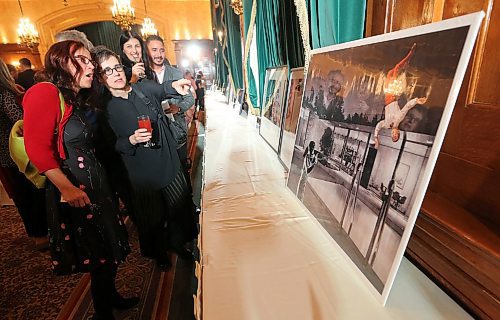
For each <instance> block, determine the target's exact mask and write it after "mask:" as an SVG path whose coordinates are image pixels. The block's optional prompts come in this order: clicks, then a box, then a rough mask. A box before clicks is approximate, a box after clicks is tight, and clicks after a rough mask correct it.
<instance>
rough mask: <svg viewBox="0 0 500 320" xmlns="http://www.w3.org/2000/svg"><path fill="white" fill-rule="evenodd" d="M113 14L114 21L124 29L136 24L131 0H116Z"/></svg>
mask: <svg viewBox="0 0 500 320" xmlns="http://www.w3.org/2000/svg"><path fill="white" fill-rule="evenodd" d="M111 14H112V16H113V21H114V22H115V23H116V24H117V25H119V26H120V28H122V29H123V30H130V28H131V27H132V25H133V24H134V20H135V12H134V8H132V6H131V5H130V0H114V1H113V7H112V8H111Z"/></svg>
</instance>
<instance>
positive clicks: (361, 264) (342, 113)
mask: <svg viewBox="0 0 500 320" xmlns="http://www.w3.org/2000/svg"><path fill="white" fill-rule="evenodd" d="M469 29H470V28H469V26H467V25H463V26H457V27H451V28H450V26H448V25H446V26H439V24H437V25H436V28H435V29H432V28H431V29H429V28H428V29H426V30H427V31H426V32H421V33H420V34H419V32H418V30H416V31H414V32H412V31H411V30H412V29H409V30H407V31H406V32H408V33H407V34H409V36H401V33H398V34H397V35H399V37H398V38H394V39H388V38H389V37H388V36H386V37H385V38H383V40H382V39H381V40H379V41H377V39H374V40H372V43H368V44H362V45H356V44H353V45H352V47H349V45H344V46H343V47H341V48H337V46H333V47H331V48H323V49H320V50H315V51H313V55H312V58H311V62H310V65H309V70H308V74H307V78H306V84H305V88H304V96H303V100H302V107H301V110H300V117H299V121H298V128H297V134H296V140H295V146H294V152H293V160H292V164H291V168H290V174H289V178H288V182H287V185H288V188H289V189H290V190H291V191H292V192H293V193H294V194H295V195H296V196H297V198H298V199H299V200H300V201H302V203H303V204H304V205H305V206H306V207H307V208H308V209H309V211H310V212H311V213H312V214H313V215H314V217H315V218H316V219H317V220H318V221H319V222H320V223H321V225H322V226H323V227H324V228H325V229H326V231H327V232H328V233H329V234H330V235H331V236H332V237H333V238H334V240H335V241H336V242H337V243H338V244H339V245H340V246H341V247H342V249H343V250H344V252H345V253H346V254H347V255H348V257H349V258H350V259H351V260H352V262H353V263H354V264H355V265H356V267H357V268H358V269H359V270H360V271H361V272H362V273H363V275H364V276H365V277H366V279H368V281H369V282H370V283H371V285H372V286H373V287H374V288H375V289H376V291H377V292H378V293H379V294H381V295H383V296H385V298H386V297H387V294H388V290H390V286H391V285H392V282H393V281H394V277H395V274H396V271H397V267H398V265H399V262H400V260H401V257H402V254H403V252H404V249H405V247H406V243H407V239H408V237H409V234H410V232H411V230H412V228H413V224H414V222H415V219H416V215H417V214H418V210H419V208H420V205H421V202H422V199H423V196H424V194H425V189H426V187H427V184H428V182H429V178H430V174H431V172H432V169H433V166H434V164H435V160H436V156H435V155H436V154H437V152H438V150H439V148H440V146H441V143H442V139H443V133H444V132H445V130H446V126H447V122H448V121H449V114H450V112H451V109H452V108H453V105H454V101H455V99H456V95H457V86H458V85H459V83H460V81H461V79H462V77H463V72H464V68H463V63H464V59H467V58H468V57H465V58H464V57H463V55H462V52H463V50H464V46H465V44H466V41H467V39H468V38H467V37H468V34H469ZM402 34H404V32H403V33H402ZM365 42H369V40H368V39H367V40H366V41H365ZM469 49H470V48H469ZM461 59H462V60H461ZM459 66H461V67H460V68H459ZM457 69H458V70H460V72H457ZM445 113H446V118H445V117H443V115H444V114H445ZM438 133H439V135H438ZM431 155H434V156H433V158H432V159H431V158H430V156H431ZM385 298H384V299H385Z"/></svg>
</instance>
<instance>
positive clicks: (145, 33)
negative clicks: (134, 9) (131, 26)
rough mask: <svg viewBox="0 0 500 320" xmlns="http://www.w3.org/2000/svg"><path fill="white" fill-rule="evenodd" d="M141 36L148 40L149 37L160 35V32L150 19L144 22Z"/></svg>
mask: <svg viewBox="0 0 500 320" xmlns="http://www.w3.org/2000/svg"><path fill="white" fill-rule="evenodd" d="M141 34H142V37H143V38H144V39H146V38H147V37H149V36H152V35H157V34H158V30H156V28H155V24H154V23H153V21H152V20H151V19H150V18H144V22H143V23H142V29H141Z"/></svg>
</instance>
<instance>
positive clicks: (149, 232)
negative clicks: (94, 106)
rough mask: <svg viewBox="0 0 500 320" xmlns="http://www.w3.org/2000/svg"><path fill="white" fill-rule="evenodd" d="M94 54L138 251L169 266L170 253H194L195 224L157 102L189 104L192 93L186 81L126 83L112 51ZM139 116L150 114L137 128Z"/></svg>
mask: <svg viewBox="0 0 500 320" xmlns="http://www.w3.org/2000/svg"><path fill="white" fill-rule="evenodd" d="M93 54H94V55H93V57H94V59H95V61H96V62H97V64H98V74H99V81H100V83H101V84H103V85H104V86H105V87H106V89H107V90H106V94H107V96H108V99H107V100H106V101H105V102H103V105H105V106H106V115H107V119H108V121H109V125H110V127H111V128H112V129H113V131H114V133H115V135H116V142H115V149H116V150H117V151H118V152H119V153H120V154H121V156H122V159H123V162H124V164H125V167H126V168H127V172H128V177H129V179H130V182H131V186H132V192H131V194H132V202H133V204H134V210H133V212H134V214H133V215H132V216H131V217H132V220H133V222H134V223H135V225H136V226H137V230H138V232H139V242H140V247H141V253H142V255H143V256H146V257H149V258H153V259H155V260H156V261H157V263H158V265H159V267H160V268H161V269H162V270H168V269H169V268H170V266H171V263H170V255H169V252H172V251H173V252H175V253H177V255H178V256H179V257H181V258H184V259H192V258H193V256H192V254H191V252H190V251H188V250H187V249H186V248H185V245H186V244H187V243H189V242H190V241H191V240H193V239H194V238H196V235H197V233H198V229H197V225H196V218H197V217H196V216H195V215H194V205H193V201H192V198H191V190H190V189H189V185H188V184H187V181H186V176H185V174H184V171H183V170H182V168H181V163H180V160H179V155H178V153H177V142H176V140H175V139H174V137H173V135H172V133H171V131H170V127H169V126H168V120H167V118H166V117H165V113H164V112H163V109H162V107H161V101H163V100H165V99H168V98H171V97H176V98H179V99H182V100H185V101H189V102H190V103H191V104H193V103H194V99H193V97H192V96H191V95H187V93H188V92H189V85H190V81H189V80H186V79H180V80H176V81H165V82H164V83H163V84H161V85H159V84H158V83H156V82H153V81H142V82H140V83H137V84H132V85H130V84H129V82H128V81H127V79H126V76H125V73H124V68H123V65H122V64H121V61H120V59H119V57H118V56H117V55H116V54H115V53H114V52H112V51H110V50H108V49H106V48H102V49H101V50H96V51H94V52H93ZM174 89H175V90H174ZM187 104H189V103H187ZM144 118H147V119H149V120H148V121H147V123H148V124H149V125H148V126H140V127H139V122H142V121H143V120H140V119H144Z"/></svg>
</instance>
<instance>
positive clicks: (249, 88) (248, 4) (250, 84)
mask: <svg viewBox="0 0 500 320" xmlns="http://www.w3.org/2000/svg"><path fill="white" fill-rule="evenodd" d="M253 5H254V1H253V0H245V1H243V19H244V27H245V44H246V45H247V46H250V41H251V39H250V40H248V36H249V33H250V31H251V30H253V28H254V27H255V21H254V22H253V24H251V23H252V9H253ZM246 52H247V54H246V57H245V59H246V61H247V65H246V76H247V83H246V88H245V89H246V94H247V97H248V98H249V99H250V103H251V106H252V107H254V108H256V107H257V105H258V102H257V101H258V97H257V84H256V81H255V77H254V76H253V73H252V68H250V58H249V57H250V48H247V51H246Z"/></svg>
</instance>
